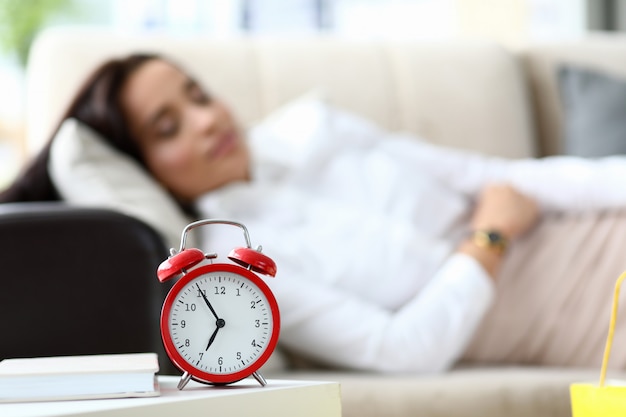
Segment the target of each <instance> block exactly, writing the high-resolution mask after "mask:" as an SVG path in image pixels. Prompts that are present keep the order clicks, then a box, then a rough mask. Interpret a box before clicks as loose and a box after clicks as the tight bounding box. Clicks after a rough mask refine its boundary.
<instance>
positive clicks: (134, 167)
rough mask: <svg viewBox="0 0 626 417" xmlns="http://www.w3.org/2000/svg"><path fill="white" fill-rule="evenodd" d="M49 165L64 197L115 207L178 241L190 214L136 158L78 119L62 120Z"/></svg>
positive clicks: (74, 201) (170, 242) (168, 241)
mask: <svg viewBox="0 0 626 417" xmlns="http://www.w3.org/2000/svg"><path fill="white" fill-rule="evenodd" d="M48 170H49V172H50V176H51V178H52V181H53V183H54V185H55V187H56V188H57V190H58V191H59V193H60V194H61V197H62V198H63V200H65V201H67V202H69V203H72V204H78V205H84V206H92V207H103V208H110V209H114V210H117V211H120V212H122V213H124V214H127V215H129V216H133V217H135V218H137V219H139V220H142V221H143V222H144V223H146V224H148V225H150V226H152V227H153V228H154V229H155V230H156V231H157V232H159V234H160V235H161V236H162V237H163V239H164V240H165V242H166V244H167V245H168V246H169V247H173V248H178V246H179V245H180V235H181V232H182V231H183V229H184V228H185V226H187V224H188V223H189V220H190V219H188V218H187V216H186V215H185V214H184V213H183V211H182V209H181V208H180V207H179V206H178V205H177V203H176V202H175V201H174V199H173V198H172V197H171V196H170V194H169V193H168V192H167V191H166V190H165V189H164V188H163V187H161V185H159V184H158V183H157V182H156V181H155V180H154V179H153V178H152V177H151V176H150V175H149V174H148V173H147V172H146V171H145V170H144V169H143V168H142V167H141V166H140V165H139V164H138V163H137V162H135V161H134V160H133V159H131V158H130V157H129V156H126V155H124V154H122V153H121V152H119V151H116V150H115V149H113V148H112V147H111V146H108V145H107V144H106V143H105V142H104V141H103V140H102V138H101V137H100V136H99V135H98V134H97V133H96V132H94V131H93V130H91V129H89V128H88V127H87V126H85V125H84V124H82V123H80V122H78V121H77V120H75V119H68V120H66V121H65V122H63V124H62V125H61V128H60V129H59V131H58V133H57V134H56V136H55V138H54V140H53V142H52V147H51V149H50V162H49V166H48ZM190 239H191V237H190Z"/></svg>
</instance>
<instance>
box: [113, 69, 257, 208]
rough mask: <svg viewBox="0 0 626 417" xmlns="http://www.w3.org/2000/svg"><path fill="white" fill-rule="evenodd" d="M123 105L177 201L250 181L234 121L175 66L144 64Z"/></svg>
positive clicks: (155, 172)
mask: <svg viewBox="0 0 626 417" xmlns="http://www.w3.org/2000/svg"><path fill="white" fill-rule="evenodd" d="M120 100H121V103H120V104H121V106H122V111H123V112H124V115H125V116H126V117H127V120H128V123H129V126H130V129H131V133H132V134H133V136H134V138H135V139H136V140H137V141H138V145H139V149H140V151H141V153H142V156H143V158H144V161H145V163H146V165H147V168H148V169H149V170H150V172H152V174H153V175H154V177H155V178H156V179H157V181H159V182H160V183H161V184H163V185H164V186H165V187H166V188H167V189H168V190H170V192H172V193H173V194H174V195H175V196H176V197H177V198H179V199H181V200H183V201H191V200H193V199H194V198H196V197H198V196H200V195H201V194H203V193H205V192H207V191H211V190H213V189H216V188H218V187H220V186H222V185H225V184H227V183H229V182H231V181H236V180H245V179H247V177H248V169H249V153H248V149H247V146H246V143H245V141H244V139H243V137H242V135H241V133H240V130H239V128H238V127H237V125H236V123H235V120H234V119H233V116H232V115H231V113H230V112H229V110H228V109H227V108H226V106H225V105H224V104H223V103H222V102H220V101H219V100H217V99H216V98H214V97H211V96H209V95H208V94H207V93H206V92H205V91H203V89H202V88H201V87H200V86H199V85H198V84H197V83H196V82H195V81H194V80H193V79H191V78H190V77H189V76H188V75H187V74H185V73H184V72H182V71H181V70H179V69H178V68H177V67H175V66H174V65H172V64H170V63H168V62H166V61H163V60H159V59H154V60H150V61H148V62H146V63H144V64H143V65H141V66H140V67H139V68H138V69H137V70H136V71H135V72H134V73H133V74H132V75H131V76H130V77H129V79H128V80H127V81H126V83H125V84H124V87H123V88H122V91H121V96H120Z"/></svg>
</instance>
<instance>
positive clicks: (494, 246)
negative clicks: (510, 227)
mask: <svg viewBox="0 0 626 417" xmlns="http://www.w3.org/2000/svg"><path fill="white" fill-rule="evenodd" d="M471 240H472V242H473V243H474V244H475V245H476V246H478V247H481V248H486V249H490V250H493V251H496V252H498V253H504V252H505V251H506V249H507V247H508V245H509V241H508V239H507V238H506V237H505V236H504V235H503V234H502V233H501V232H499V231H497V230H475V231H473V232H472V235H471Z"/></svg>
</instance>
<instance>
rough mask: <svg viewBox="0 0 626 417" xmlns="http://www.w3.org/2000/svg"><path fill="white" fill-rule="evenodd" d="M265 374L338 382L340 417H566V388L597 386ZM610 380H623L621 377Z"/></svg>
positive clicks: (546, 380)
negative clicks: (339, 387)
mask: <svg viewBox="0 0 626 417" xmlns="http://www.w3.org/2000/svg"><path fill="white" fill-rule="evenodd" d="M265 376H269V377H271V378H287V379H303V380H324V381H337V382H339V383H340V384H341V406H342V416H344V417H378V416H386V417H404V416H432V417H434V416H436V417H456V416H464V417H504V416H506V417H527V416H533V417H571V415H572V414H571V406H570V394H569V387H570V384H572V383H577V382H592V383H593V382H596V381H597V380H598V378H599V369H584V368H582V369H581V368H541V367H493V368H489V367H478V368H472V367H469V368H457V369H453V370H452V371H450V372H446V373H443V374H436V375H412V374H383V375H381V374H372V373H357V372H341V371H298V372H289V373H268V374H266V375H265ZM610 378H611V379H617V380H620V381H622V380H624V379H625V378H626V374H624V373H615V374H611V375H610Z"/></svg>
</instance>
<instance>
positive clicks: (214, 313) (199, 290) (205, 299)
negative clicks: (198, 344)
mask: <svg viewBox="0 0 626 417" xmlns="http://www.w3.org/2000/svg"><path fill="white" fill-rule="evenodd" d="M196 287H198V292H200V295H202V298H204V302H205V303H206V305H207V306H209V309H210V310H211V313H213V315H214V316H215V318H216V319H218V320H219V319H220V318H219V317H218V316H217V313H216V312H215V310H214V309H213V306H212V305H211V303H210V302H209V299H208V298H206V295H205V294H204V293H203V292H202V290H201V289H200V286H199V285H198V284H197V283H196ZM207 349H208V348H207Z"/></svg>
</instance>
